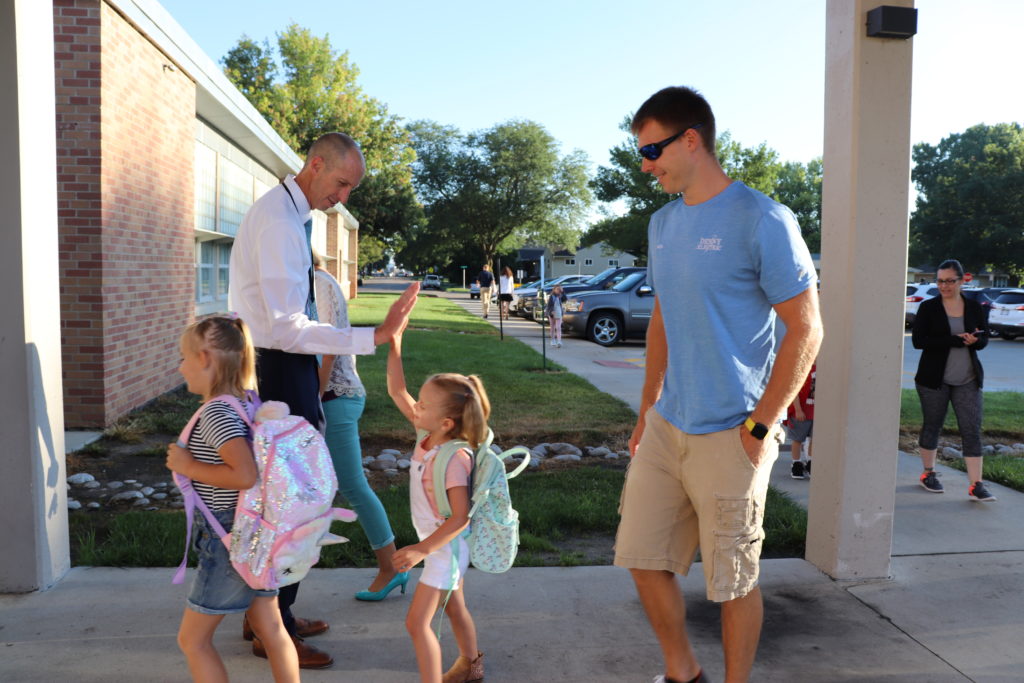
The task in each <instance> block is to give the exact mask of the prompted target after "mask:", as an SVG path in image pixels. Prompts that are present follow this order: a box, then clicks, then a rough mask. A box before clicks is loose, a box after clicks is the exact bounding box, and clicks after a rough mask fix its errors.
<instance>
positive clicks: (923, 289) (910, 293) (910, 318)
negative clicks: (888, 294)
mask: <svg viewBox="0 0 1024 683" xmlns="http://www.w3.org/2000/svg"><path fill="white" fill-rule="evenodd" d="M938 295H939V286H938V285H937V284H935V283H934V282H933V283H931V284H930V285H917V284H908V285H907V303H906V308H905V313H904V317H905V320H906V324H907V327H912V326H913V324H914V318H916V317H917V309H918V307H919V306H920V305H921V302H922V301H924V300H925V299H932V298H934V297H937V296H938Z"/></svg>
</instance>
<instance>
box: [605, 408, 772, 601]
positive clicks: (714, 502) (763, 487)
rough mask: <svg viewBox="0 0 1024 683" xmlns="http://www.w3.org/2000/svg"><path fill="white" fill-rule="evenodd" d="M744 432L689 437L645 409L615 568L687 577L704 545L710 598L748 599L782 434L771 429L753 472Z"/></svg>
mask: <svg viewBox="0 0 1024 683" xmlns="http://www.w3.org/2000/svg"><path fill="white" fill-rule="evenodd" d="M742 428H743V427H742V426H738V427H734V428H732V429H727V430H725V431H721V432H714V433H711V434H686V433H685V432H682V431H680V430H679V429H677V428H676V427H674V426H672V425H671V424H669V422H668V421H666V420H665V419H664V418H663V417H662V416H661V415H659V414H658V412H657V411H656V410H655V409H653V408H651V409H650V410H648V411H647V421H646V427H645V429H644V433H643V437H642V438H641V439H640V444H639V446H638V447H637V451H636V456H635V457H634V458H633V460H632V461H631V462H630V465H629V470H628V472H627V473H626V484H625V486H624V487H623V489H622V498H621V500H620V502H619V514H620V515H621V517H622V519H621V520H620V521H619V530H618V533H617V534H616V537H615V565H616V566H618V567H625V568H627V569H652V570H663V571H670V572H675V573H677V574H683V575H684V576H685V575H686V574H687V573H688V572H689V571H690V565H691V564H692V563H693V560H694V557H695V556H696V553H697V548H698V547H699V548H700V554H701V561H702V564H703V567H704V580H705V582H706V584H707V596H708V599H709V600H713V601H715V602H725V601H727V600H734V599H736V598H742V597H743V596H744V595H746V594H747V593H749V592H750V591H751V590H753V589H754V588H755V587H756V586H757V579H758V571H759V560H760V557H761V542H762V540H764V529H763V528H762V522H763V520H764V500H765V495H766V494H767V492H768V477H769V475H770V474H771V470H772V464H773V463H774V462H775V459H776V458H777V457H778V455H779V441H780V439H781V430H780V429H779V428H778V427H775V428H773V430H772V433H771V434H769V436H768V437H767V438H768V440H769V441H770V444H771V445H770V447H769V450H768V453H767V454H766V455H765V459H764V461H763V462H762V463H761V465H760V467H757V468H755V467H754V465H753V464H752V463H751V462H750V458H748V457H747V453H746V451H744V450H743V445H742V444H741V443H740V431H739V430H740V429H742Z"/></svg>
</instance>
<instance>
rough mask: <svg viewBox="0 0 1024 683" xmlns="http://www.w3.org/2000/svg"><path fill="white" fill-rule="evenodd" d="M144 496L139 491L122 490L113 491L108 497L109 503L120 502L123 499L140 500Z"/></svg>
mask: <svg viewBox="0 0 1024 683" xmlns="http://www.w3.org/2000/svg"><path fill="white" fill-rule="evenodd" d="M143 498H145V496H143V495H142V493H140V492H139V491H134V490H133V491H122V492H121V493H115V494H114V495H112V496H111V497H110V502H111V503H120V502H121V501H125V500H141V499H143Z"/></svg>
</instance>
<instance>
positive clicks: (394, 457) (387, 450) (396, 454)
mask: <svg viewBox="0 0 1024 683" xmlns="http://www.w3.org/2000/svg"><path fill="white" fill-rule="evenodd" d="M380 454H381V455H382V456H384V455H390V456H391V460H392V462H394V461H395V460H397V459H398V457H399V456H400V455H402V451H399V450H396V449H394V448H385V449H384V450H382V451H381V452H380Z"/></svg>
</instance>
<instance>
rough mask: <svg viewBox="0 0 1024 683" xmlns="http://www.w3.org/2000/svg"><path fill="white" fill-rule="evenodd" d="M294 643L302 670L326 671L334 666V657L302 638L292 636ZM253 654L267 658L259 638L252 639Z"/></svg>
mask: <svg viewBox="0 0 1024 683" xmlns="http://www.w3.org/2000/svg"><path fill="white" fill-rule="evenodd" d="M292 642H293V643H295V652H296V654H298V655H299V668H300V669H326V668H327V667H329V666H330V665H331V664H334V657H331V656H330V655H329V654H327V653H326V652H324V651H323V650H318V649H317V648H315V647H313V646H312V645H309V644H308V643H306V641H304V640H303V639H302V638H298V637H296V636H292ZM252 653H253V654H254V655H256V656H257V657H263V658H264V659H266V658H267V650H266V648H264V647H263V643H262V642H260V639H259V638H255V637H254V638H253V639H252Z"/></svg>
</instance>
